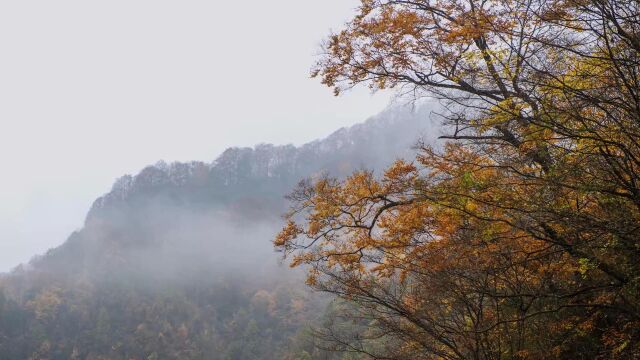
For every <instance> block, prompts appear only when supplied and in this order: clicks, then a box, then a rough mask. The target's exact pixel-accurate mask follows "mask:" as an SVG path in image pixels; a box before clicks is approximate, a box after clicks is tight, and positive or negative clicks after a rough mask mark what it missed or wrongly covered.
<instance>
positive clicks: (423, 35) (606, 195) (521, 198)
mask: <svg viewBox="0 0 640 360" xmlns="http://www.w3.org/2000/svg"><path fill="white" fill-rule="evenodd" d="M638 5H639V3H638V1H633V0H632V1H628V0H625V1H622V0H619V1H618V0H552V1H539V0H529V1H527V0H525V1H520V0H515V1H512V0H494V1H492V0H485V1H478V0H430V1H425V0H415V1H403V0H396V1H392V0H386V1H381V0H362V1H361V5H360V7H359V8H358V11H357V13H356V15H355V16H354V18H353V19H352V20H351V21H350V22H349V23H347V24H346V26H345V28H344V30H342V31H341V32H339V33H336V34H333V35H331V36H330V38H329V39H328V41H327V43H326V44H325V53H324V55H323V56H322V57H321V58H320V60H319V62H318V64H317V66H316V68H315V69H314V72H313V75H314V76H317V77H319V78H320V79H321V80H322V82H323V83H324V84H326V85H328V86H330V87H333V88H334V89H335V91H336V93H340V92H341V91H343V90H345V89H348V88H350V87H353V86H356V85H359V84H365V85H368V86H370V87H371V88H373V89H388V88H395V89H397V90H398V91H400V92H401V93H403V94H405V95H409V96H413V97H415V98H419V97H423V96H430V97H436V98H438V99H440V100H441V101H442V102H443V103H444V105H445V108H446V111H445V112H444V113H442V114H441V116H442V118H443V123H444V125H445V130H446V131H447V134H446V135H444V136H442V138H443V139H444V140H445V141H447V143H446V144H445V145H444V146H442V149H441V150H437V151H436V150H434V149H431V148H430V147H429V146H427V145H422V146H420V152H419V154H418V156H417V158H416V161H415V162H413V163H406V162H398V163H396V164H394V165H393V166H392V167H391V168H389V169H388V170H387V171H386V173H385V174H384V175H383V176H382V177H379V178H378V177H375V176H374V175H373V174H372V173H370V172H358V173H355V174H353V175H352V176H351V177H349V178H347V179H345V180H338V179H333V178H330V177H324V178H322V179H319V180H316V181H313V182H311V181H305V182H302V183H301V184H300V186H299V187H298V189H297V190H296V191H295V192H294V193H293V194H292V195H291V200H292V210H291V212H290V213H289V214H288V217H289V220H290V221H289V223H288V225H287V226H286V227H285V228H284V229H283V231H282V232H281V233H280V235H279V236H278V238H277V239H276V240H275V244H276V246H277V247H278V248H280V249H281V250H283V251H284V252H285V254H287V256H289V257H290V258H291V259H292V266H299V265H304V266H306V268H307V269H308V274H309V276H308V283H309V284H310V285H312V286H314V287H316V288H317V289H319V290H322V291H328V292H331V293H334V294H337V295H338V296H340V297H343V298H345V299H347V300H350V301H354V302H355V303H357V304H358V305H359V307H358V308H357V309H358V310H357V311H356V312H355V313H352V314H351V315H350V316H352V317H353V318H357V319H360V320H363V321H367V324H369V325H368V326H366V331H361V332H359V333H356V334H350V335H348V336H347V335H344V334H343V335H344V336H342V335H340V333H339V332H334V331H333V330H331V329H327V330H326V331H325V332H324V333H323V334H322V335H323V336H325V337H326V339H327V340H328V341H330V342H334V343H342V346H343V347H344V346H347V347H348V348H349V349H351V350H353V351H356V352H360V353H363V354H367V355H369V356H371V357H373V358H381V359H506V358H521V359H537V358H554V357H555V358H589V359H592V358H598V357H600V358H634V357H638V356H640V347H639V345H640V344H639V341H640V334H639V331H638V328H640V301H639V296H640V293H639V290H640V289H639V285H640V284H639V281H640V262H639V261H638V260H639V259H640V242H639V241H638V235H639V232H640V227H639V226H640V213H639V210H640V183H639V181H640V175H639V174H640V173H639V172H638V170H639V166H640V143H639V141H640V94H639V91H640V86H639V81H640V80H639V78H638V76H639V74H640V66H639V65H640V63H639V60H640V58H639V55H640V12H639V9H638Z"/></svg>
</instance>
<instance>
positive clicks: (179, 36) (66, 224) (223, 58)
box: [0, 0, 389, 271]
mask: <svg viewBox="0 0 640 360" xmlns="http://www.w3.org/2000/svg"><path fill="white" fill-rule="evenodd" d="M356 4H357V1H356V0H320V1H318V0H314V1H312V0H271V1H264V0H246V1H214V0H209V1H204V0H172V1H168V0H109V1H106V0H102V1H96V0H57V1H51V0H21V1H11V0H0V169H1V173H0V271H5V270H9V269H10V268H12V267H13V266H15V265H17V264H18V263H20V262H25V261H27V260H28V259H29V258H31V257H32V256H33V255H35V254H38V253H42V252H44V251H46V249H48V248H50V247H53V246H56V245H58V244H60V243H62V242H63V241H64V240H65V239H66V237H67V236H68V235H69V234H70V233H71V231H73V230H74V229H77V228H79V227H81V226H82V223H83V221H84V216H85V214H86V212H87V210H88V208H89V206H90V205H91V203H92V201H93V200H94V199H95V198H96V197H98V196H100V195H102V194H103V193H105V192H107V191H108V190H109V189H110V187H111V184H112V182H113V181H114V180H115V179H116V178H117V177H119V176H121V175H123V174H125V173H136V172H137V171H139V170H140V169H142V168H143V167H144V166H145V165H148V164H153V163H155V162H156V161H158V160H160V159H164V160H166V161H174V160H180V161H188V160H203V161H211V160H213V159H214V158H215V157H216V156H217V155H218V154H219V153H221V152H222V150H224V149H225V148H226V147H229V146H234V145H235V146H238V145H242V146H250V145H254V144H257V143H260V142H271V143H277V144H283V143H294V144H300V143H304V142H306V141H309V140H312V139H315V138H318V137H322V136H325V135H327V134H329V133H330V132H332V131H333V130H335V129H337V128H339V127H341V126H346V125H350V124H354V123H356V122H360V121H362V120H364V119H365V118H367V117H368V116H370V115H373V114H375V113H377V112H379V111H380V110H382V109H383V108H384V107H385V106H386V105H387V104H388V101H389V96H388V95H387V94H377V95H375V96H372V95H371V94H370V93H369V91H368V90H367V89H359V90H356V91H354V92H351V93H348V94H346V95H343V96H341V97H339V98H335V97H333V95H332V93H331V91H330V90H329V89H327V88H326V87H324V86H322V85H321V84H319V81H318V80H316V79H313V80H311V79H309V76H308V74H309V69H310V67H311V65H312V64H313V61H314V55H315V54H316V53H317V52H318V51H319V43H320V41H321V40H322V39H323V38H324V36H325V35H327V34H328V32H329V29H331V28H334V29H338V28H340V25H341V24H342V23H343V22H344V21H345V20H346V19H347V18H348V17H349V15H350V14H351V12H352V9H353V8H354V7H355V6H356Z"/></svg>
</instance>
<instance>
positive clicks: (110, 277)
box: [0, 107, 433, 360]
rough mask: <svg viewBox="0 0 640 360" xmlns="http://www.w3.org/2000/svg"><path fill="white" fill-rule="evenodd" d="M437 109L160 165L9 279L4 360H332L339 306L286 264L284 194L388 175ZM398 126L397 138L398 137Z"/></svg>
mask: <svg viewBox="0 0 640 360" xmlns="http://www.w3.org/2000/svg"><path fill="white" fill-rule="evenodd" d="M429 111H430V108H429V107H422V108H419V109H418V110H417V111H411V110H410V109H395V110H388V111H386V112H384V113H382V114H380V115H378V116H376V117H374V118H372V119H370V120H368V121H367V122H365V123H363V124H359V125H355V126H353V127H351V128H346V129H341V130H339V131H337V132H335V133H333V134H332V135H330V136H329V137H327V138H325V139H322V140H318V141H314V142H311V143H309V144H306V145H303V146H300V147H295V146H291V145H288V146H275V145H258V146H256V147H254V148H232V149H228V150H227V151H225V152H224V153H223V154H222V155H220V156H219V157H218V158H217V159H216V160H215V161H213V162H211V163H203V162H192V163H174V164H166V163H164V162H160V163H158V164H156V165H153V166H149V167H147V168H145V169H144V170H142V171H141V172H140V173H139V174H137V175H135V176H129V175H127V176H124V177H122V178H120V179H118V180H117V181H116V183H115V184H114V186H113V189H112V190H111V191H110V192H109V193H107V194H106V195H104V196H102V197H100V198H99V199H97V200H96V201H95V203H94V204H93V206H92V208H91V210H90V212H89V214H88V215H87V218H86V221H85V226H84V227H83V228H82V229H80V230H78V231H77V232H75V233H73V234H71V236H70V237H69V238H68V239H67V241H66V242H65V243H64V244H62V245H61V246H59V247H57V248H54V249H51V250H50V251H48V252H47V253H46V254H43V255H41V256H38V257H35V258H34V259H33V260H32V261H31V262H30V263H29V264H25V265H22V266H20V267H18V268H16V269H15V270H14V271H12V272H11V273H9V274H5V275H3V276H2V279H1V280H0V284H1V293H0V359H6V360H14V359H34V360H35V359H127V360H131V359H237V360H244V359H274V360H275V359H299V358H305V357H307V358H310V357H311V358H314V359H333V358H340V357H341V356H342V355H341V354H334V353H330V352H323V351H321V350H319V349H317V348H316V347H315V346H313V343H314V341H315V340H314V338H313V337H312V336H310V335H309V333H308V328H309V326H310V325H312V324H316V325H317V324H320V323H321V322H323V321H327V319H328V317H327V316H328V314H330V313H331V311H332V310H331V309H333V308H335V306H338V307H339V306H340V305H337V304H333V305H331V304H330V300H331V299H330V298H329V297H327V296H322V295H320V294H313V293H310V292H309V291H308V290H307V289H306V287H305V286H304V281H303V278H302V276H301V274H300V273H299V272H296V271H290V270H289V269H288V268H287V267H286V265H285V266H282V265H281V264H279V259H280V257H281V255H280V254H278V253H276V252H275V251H274V250H273V246H272V243H271V240H272V238H273V237H274V236H275V234H276V233H277V230H278V229H279V227H280V226H281V225H282V219H281V215H282V213H284V211H285V210H286V201H285V199H284V195H285V194H287V193H288V192H290V191H291V189H293V188H294V186H295V184H296V183H298V182H299V181H300V180H301V179H303V178H306V177H311V178H314V177H319V176H322V174H324V173H331V174H334V175H336V176H345V175H347V174H349V173H350V172H352V171H354V170H356V169H360V168H364V167H367V168H370V169H377V170H380V169H382V168H384V166H386V165H388V164H390V163H391V162H393V161H394V160H395V159H396V158H398V157H405V158H406V157H407V156H410V154H411V152H412V150H411V146H412V145H414V144H415V142H416V141H417V140H418V138H419V137H421V136H427V137H428V136H432V134H433V131H432V130H430V125H429V121H428V116H429ZM391 129H393V131H391Z"/></svg>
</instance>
